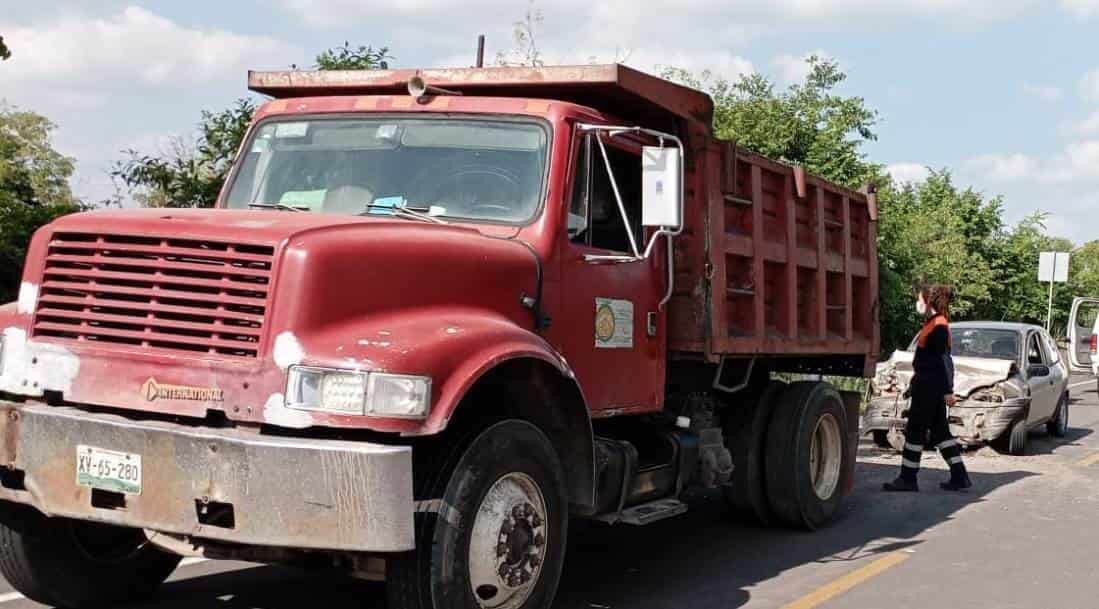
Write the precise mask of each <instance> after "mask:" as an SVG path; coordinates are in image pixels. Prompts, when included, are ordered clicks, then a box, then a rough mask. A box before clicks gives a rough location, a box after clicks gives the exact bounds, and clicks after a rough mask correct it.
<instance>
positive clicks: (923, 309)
mask: <svg viewBox="0 0 1099 609" xmlns="http://www.w3.org/2000/svg"><path fill="white" fill-rule="evenodd" d="M916 312H917V313H919V314H920V315H927V303H926V302H924V301H923V299H922V298H921V299H919V300H917V301H916Z"/></svg>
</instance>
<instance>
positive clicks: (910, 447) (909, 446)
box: [904, 442, 923, 453]
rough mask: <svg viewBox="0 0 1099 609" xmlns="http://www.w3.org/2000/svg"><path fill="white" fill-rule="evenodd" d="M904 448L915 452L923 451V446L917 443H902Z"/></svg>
mask: <svg viewBox="0 0 1099 609" xmlns="http://www.w3.org/2000/svg"><path fill="white" fill-rule="evenodd" d="M904 449H905V450H910V451H912V452H917V453H922V452H923V446H920V445H919V444H911V443H909V442H905V443H904Z"/></svg>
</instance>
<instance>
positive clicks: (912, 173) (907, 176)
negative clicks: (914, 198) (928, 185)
mask: <svg viewBox="0 0 1099 609" xmlns="http://www.w3.org/2000/svg"><path fill="white" fill-rule="evenodd" d="M885 171H886V173H888V174H889V175H890V176H891V177H892V178H893V179H894V180H895V181H897V182H901V183H904V182H920V181H923V180H924V179H925V178H926V177H927V176H928V174H930V173H931V171H930V170H929V169H928V168H927V166H926V165H921V164H919V163H892V164H890V165H888V166H887V167H886V168H885Z"/></svg>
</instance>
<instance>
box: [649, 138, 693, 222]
mask: <svg viewBox="0 0 1099 609" xmlns="http://www.w3.org/2000/svg"><path fill="white" fill-rule="evenodd" d="M682 165H683V159H682V158H681V156H680V150H679V148H676V147H668V148H662V147H657V146H645V147H643V148H642V149H641V224H643V225H645V226H658V227H664V228H671V229H677V228H679V227H680V226H681V225H682V224H683V218H682V212H683V204H682V201H681V200H680V197H681V196H682V194H683V189H682V185H681V184H680V180H681V179H682V175H683V171H682Z"/></svg>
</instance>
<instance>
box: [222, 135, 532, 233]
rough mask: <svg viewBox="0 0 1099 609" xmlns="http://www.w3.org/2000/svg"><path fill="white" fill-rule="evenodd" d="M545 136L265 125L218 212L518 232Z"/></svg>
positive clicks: (529, 214) (526, 217)
mask: <svg viewBox="0 0 1099 609" xmlns="http://www.w3.org/2000/svg"><path fill="white" fill-rule="evenodd" d="M546 142H547V135H546V131H545V129H543V128H542V127H541V126H539V125H537V124H532V123H519V122H507V121H487V120H473V119H454V118H435V119H410V118H351V119H348V118H341V119H325V118H318V119H308V120H279V121H268V122H265V123H263V124H262V125H260V126H259V128H257V129H256V130H255V131H254V133H253V135H252V137H251V139H250V140H249V141H248V143H247V147H246V148H245V150H246V151H247V152H246V153H245V155H244V156H243V158H242V159H240V161H239V167H238V169H237V171H236V173H235V177H234V179H233V183H232V186H231V188H230V189H229V193H228V196H227V199H226V204H227V206H228V207H230V208H235V209H248V208H250V207H267V208H278V209H287V210H299V211H308V212H314V213H325V214H348V215H356V214H359V215H361V214H373V215H393V214H394V208H401V207H407V208H409V209H415V210H422V211H423V212H425V213H427V214H428V215H431V216H440V217H454V218H462V219H470V220H482V221H490V222H507V223H520V222H525V221H527V220H530V219H531V218H532V217H533V216H534V214H535V213H536V212H537V211H538V207H539V202H540V199H541V194H542V184H543V181H544V180H543V175H544V173H545V171H544V168H545V164H546V147H547V143H546Z"/></svg>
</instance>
